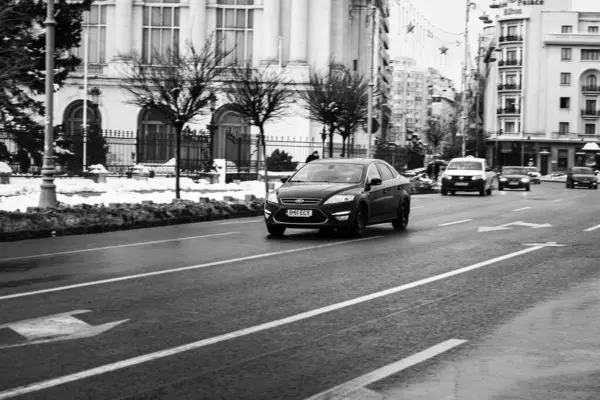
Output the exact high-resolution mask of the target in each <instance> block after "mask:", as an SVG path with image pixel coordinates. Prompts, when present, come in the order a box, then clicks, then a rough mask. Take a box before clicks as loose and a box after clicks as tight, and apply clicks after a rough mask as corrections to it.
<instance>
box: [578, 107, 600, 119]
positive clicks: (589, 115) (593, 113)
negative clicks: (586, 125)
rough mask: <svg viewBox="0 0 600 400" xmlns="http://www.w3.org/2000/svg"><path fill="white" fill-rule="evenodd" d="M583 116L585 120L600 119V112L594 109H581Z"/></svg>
mask: <svg viewBox="0 0 600 400" xmlns="http://www.w3.org/2000/svg"><path fill="white" fill-rule="evenodd" d="M581 116H582V117H583V118H585V119H598V118H600V110H592V109H586V108H583V109H581Z"/></svg>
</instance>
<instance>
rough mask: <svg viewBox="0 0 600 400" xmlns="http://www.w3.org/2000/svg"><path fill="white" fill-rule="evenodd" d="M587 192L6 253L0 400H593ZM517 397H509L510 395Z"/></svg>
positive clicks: (467, 198)
mask: <svg viewBox="0 0 600 400" xmlns="http://www.w3.org/2000/svg"><path fill="white" fill-rule="evenodd" d="M599 200H600V193H599V192H598V191H596V190H587V189H581V190H566V189H565V188H564V185H561V184H553V183H544V184H542V185H539V186H537V185H536V186H533V187H532V191H531V192H528V193H525V192H517V191H515V192H508V191H507V192H494V194H493V196H491V197H479V196H477V195H472V194H466V195H456V196H440V195H422V196H414V197H413V204H412V214H411V222H410V226H409V229H408V231H407V232H402V233H399V232H395V231H394V230H393V229H392V227H391V225H389V224H386V225H381V226H375V227H371V228H370V229H369V231H368V235H367V237H365V238H363V239H352V238H348V237H344V236H342V235H335V234H334V235H331V236H328V237H323V236H319V235H318V234H317V233H316V232H314V231H288V232H289V233H287V234H286V237H285V238H283V239H273V238H269V237H267V236H266V232H265V227H264V223H263V222H262V220H261V219H260V218H251V219H239V220H229V221H214V222H206V223H199V224H189V225H179V226H170V227H163V228H152V229H144V230H136V231H126V232H114V233H106V234H98V235H83V236H69V237H59V238H49V239H40V240H31V241H23V242H16V243H7V244H0V250H1V251H0V399H8V398H22V399H211V400H212V399H219V400H230V399H262V400H264V399H292V400H294V399H299V400H300V399H308V398H312V399H325V398H330V399H333V398H335V399H379V400H383V399H406V398H410V399H492V398H493V399H515V398H519V399H597V398H598V396H599V393H600V373H599V371H598V369H599V368H600V367H599V365H600V363H599V361H600V360H599V358H600V356H599V354H600V353H599V351H598V349H599V348H600V337H599V336H598V331H599V328H600V323H599V322H598V315H600V305H599V302H600V301H599V300H600V268H599V266H600V264H599V262H598V257H599V256H600V251H599V245H598V242H599V239H600V228H599V227H598V225H600V217H598V215H600V201H599ZM517 394H518V395H517Z"/></svg>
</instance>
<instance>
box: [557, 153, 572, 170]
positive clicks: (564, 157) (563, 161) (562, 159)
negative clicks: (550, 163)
mask: <svg viewBox="0 0 600 400" xmlns="http://www.w3.org/2000/svg"><path fill="white" fill-rule="evenodd" d="M556 161H557V162H558V163H557V164H558V168H563V169H564V168H567V164H568V162H569V150H563V149H560V150H558V160H556Z"/></svg>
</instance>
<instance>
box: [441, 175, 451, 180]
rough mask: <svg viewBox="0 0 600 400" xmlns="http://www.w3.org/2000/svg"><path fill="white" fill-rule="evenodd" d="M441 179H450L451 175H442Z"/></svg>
mask: <svg viewBox="0 0 600 400" xmlns="http://www.w3.org/2000/svg"><path fill="white" fill-rule="evenodd" d="M442 179H452V175H448V174H442Z"/></svg>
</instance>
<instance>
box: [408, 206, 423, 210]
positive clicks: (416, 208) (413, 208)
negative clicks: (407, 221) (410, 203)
mask: <svg viewBox="0 0 600 400" xmlns="http://www.w3.org/2000/svg"><path fill="white" fill-rule="evenodd" d="M419 208H425V206H417V207H411V208H410V209H411V210H418V209H419Z"/></svg>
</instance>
